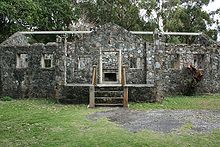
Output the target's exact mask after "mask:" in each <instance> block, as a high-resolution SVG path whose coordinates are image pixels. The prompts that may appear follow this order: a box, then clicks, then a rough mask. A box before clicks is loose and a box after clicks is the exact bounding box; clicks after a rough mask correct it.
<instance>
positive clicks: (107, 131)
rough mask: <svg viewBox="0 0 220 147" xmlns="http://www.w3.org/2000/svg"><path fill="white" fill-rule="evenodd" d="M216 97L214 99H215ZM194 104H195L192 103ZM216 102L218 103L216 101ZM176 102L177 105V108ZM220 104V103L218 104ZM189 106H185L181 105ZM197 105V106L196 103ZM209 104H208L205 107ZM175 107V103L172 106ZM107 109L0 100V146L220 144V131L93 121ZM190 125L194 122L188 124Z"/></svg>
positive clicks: (217, 106) (168, 106)
mask: <svg viewBox="0 0 220 147" xmlns="http://www.w3.org/2000/svg"><path fill="white" fill-rule="evenodd" d="M218 98H219V96H216V97H215V96H213V97H212V96H211V97H209V98H206V97H204V98H203V97H202V98H199V97H198V98H193V101H191V102H195V101H196V99H197V100H198V101H201V100H202V101H201V103H203V102H204V101H203V99H207V100H206V101H205V102H207V104H212V103H214V102H219V101H218ZM177 99H178V100H174V98H168V99H167V100H166V101H165V102H164V105H165V106H166V107H162V106H160V107H158V108H169V109H170V107H171V105H172V104H175V103H176V102H177V103H178V106H181V104H179V102H182V103H184V104H183V105H187V104H185V102H184V100H188V99H190V98H183V99H182V100H180V98H177ZM213 101H214V102H213ZM196 104H198V103H196ZM148 105H149V104H143V105H142V106H144V107H140V104H132V105H131V107H132V108H141V109H151V108H154V109H156V108H157V106H152V105H159V104H150V105H149V106H150V108H148ZM192 105H193V104H191V106H192ZM213 105H214V104H213ZM176 107H177V106H175V107H174V108H175V109H177V108H176ZM215 107H216V108H219V104H216V105H215ZM184 108H187V107H186V106H182V107H181V109H184ZM193 108H194V107H193ZM205 108H207V107H205ZM171 109H173V107H172V108H171ZM101 110H103V109H100V108H99V109H87V107H86V105H61V104H55V103H54V102H53V101H50V100H43V99H40V100H36V99H28V100H14V101H0V146H1V147H4V146H13V147H14V146H22V147H23V146H36V147H38V146H51V147H54V146H77V147H79V146H82V147H84V146H88V147H93V146H97V147H99V146H100V147H102V146H104V147H105V146H107V147H108V146H109V147H115V146H116V147H117V146H122V147H124V146H126V147H129V146H134V147H139V146H167V147H172V146H173V147H175V146H183V147H185V146H193V147H194V146H198V147H203V146H204V147H206V146H213V147H214V146H216V147H218V146H219V145H220V131H217V130H216V131H215V132H212V133H207V134H189V133H187V131H185V129H184V131H183V132H180V133H179V134H174V133H170V134H162V133H155V132H151V131H149V130H146V131H142V132H138V133H131V132H128V131H127V130H125V129H123V128H120V127H119V126H117V125H116V124H115V123H112V122H109V121H108V120H107V119H100V120H97V121H91V120H89V119H87V118H86V116H87V115H89V114H91V113H93V112H97V111H101ZM185 128H190V124H188V125H187V126H185Z"/></svg>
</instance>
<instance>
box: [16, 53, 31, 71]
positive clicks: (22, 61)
mask: <svg viewBox="0 0 220 147" xmlns="http://www.w3.org/2000/svg"><path fill="white" fill-rule="evenodd" d="M16 58H17V59H16V60H17V61H16V68H27V67H28V55H27V54H17V55H16Z"/></svg>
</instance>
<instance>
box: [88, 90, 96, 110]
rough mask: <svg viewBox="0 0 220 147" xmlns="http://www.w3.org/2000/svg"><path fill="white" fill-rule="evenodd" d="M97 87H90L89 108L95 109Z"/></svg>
mask: <svg viewBox="0 0 220 147" xmlns="http://www.w3.org/2000/svg"><path fill="white" fill-rule="evenodd" d="M94 93H95V86H90V87H89V108H94V107H95V94H94Z"/></svg>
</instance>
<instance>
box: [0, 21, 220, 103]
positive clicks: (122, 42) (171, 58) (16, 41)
mask: <svg viewBox="0 0 220 147" xmlns="http://www.w3.org/2000/svg"><path fill="white" fill-rule="evenodd" d="M159 39H160V38H156V37H155V42H154V43H146V42H145V41H144V40H143V39H142V38H141V37H140V36H137V35H133V34H131V33H130V32H128V31H127V30H125V29H123V28H121V27H120V26H117V25H113V24H106V25H103V26H101V27H99V28H97V29H96V30H95V31H93V32H92V33H90V34H83V35H82V34H81V35H76V36H75V38H74V40H73V41H72V42H68V43H67V44H66V45H67V48H65V44H64V42H62V41H61V42H59V43H48V44H46V45H45V44H41V43H38V44H32V45H30V44H28V40H27V38H26V37H25V36H23V35H21V34H15V35H13V36H12V37H10V38H9V40H7V41H5V42H4V43H3V44H1V46H0V61H1V62H0V95H1V96H11V97H15V98H24V97H41V98H42V97H56V98H64V99H66V100H67V101H68V99H71V100H72V101H73V102H74V103H88V98H89V96H88V94H89V86H82V87H80V86H79V85H78V86H64V85H65V78H66V81H67V83H69V84H87V85H88V84H91V80H92V67H93V65H97V70H98V71H97V74H98V75H97V78H98V82H100V79H99V78H100V76H101V75H99V74H100V71H99V70H100V69H99V68H100V64H99V62H100V55H101V56H102V57H103V58H102V62H103V64H102V65H103V67H104V69H103V73H105V72H109V73H111V72H112V71H114V72H116V73H117V75H116V76H117V78H119V73H118V72H119V71H118V70H119V68H118V67H119V62H120V61H119V60H120V58H118V55H119V52H121V55H122V56H121V61H122V62H121V64H122V65H126V78H127V84H130V87H129V101H138V102H139V101H140V102H142V101H156V100H157V95H160V96H161V94H162V95H177V94H183V93H184V92H185V91H184V90H185V89H184V86H185V85H184V84H183V82H182V81H183V79H184V78H186V77H187V72H185V67H187V66H188V65H189V64H192V65H193V66H195V67H197V68H202V69H204V77H203V80H202V81H201V82H200V83H199V84H198V85H197V89H196V91H197V92H199V93H204V92H211V93H216V92H220V83H219V81H220V46H218V45H216V44H214V43H212V44H208V45H207V44H200V45H199V44H193V45H186V44H179V45H174V44H166V43H163V42H161V41H159ZM65 50H67V55H66V53H65ZM109 52H110V53H109ZM49 58H52V60H50V61H51V63H52V64H51V65H52V66H51V67H49V68H48V66H49V65H50V61H49V60H47V59H49ZM65 60H66V61H67V62H66V63H65ZM26 62H27V64H26ZM65 66H66V67H65ZM104 70H105V71H104ZM65 71H66V72H65ZM102 76H103V75H102ZM132 84H133V86H132ZM135 84H140V85H143V84H148V85H151V86H149V87H147V86H146V85H145V86H140V85H139V87H138V86H134V85H135ZM160 92H161V93H160Z"/></svg>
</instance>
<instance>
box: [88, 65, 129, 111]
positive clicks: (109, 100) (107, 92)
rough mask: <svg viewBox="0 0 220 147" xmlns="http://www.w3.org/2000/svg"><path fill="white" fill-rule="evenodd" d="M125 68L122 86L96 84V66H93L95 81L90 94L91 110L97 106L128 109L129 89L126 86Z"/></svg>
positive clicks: (123, 69)
mask: <svg viewBox="0 0 220 147" xmlns="http://www.w3.org/2000/svg"><path fill="white" fill-rule="evenodd" d="M125 79H126V78H125V67H123V68H122V79H121V82H122V84H113V83H112V84H111V83H108V84H96V66H93V80H92V85H93V86H91V87H90V90H89V93H90V97H89V106H88V107H89V108H93V107H97V106H109V107H113V106H120V107H128V87H127V86H125V83H126V80H125Z"/></svg>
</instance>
